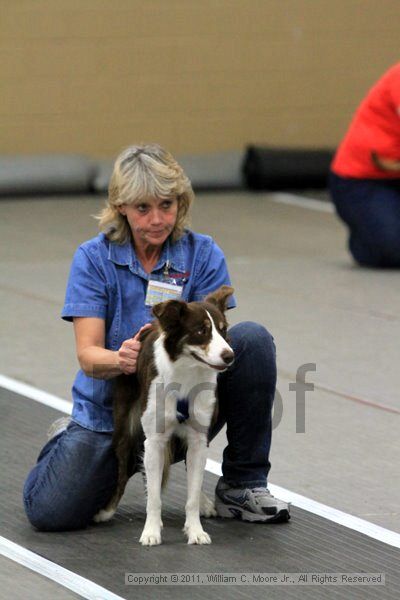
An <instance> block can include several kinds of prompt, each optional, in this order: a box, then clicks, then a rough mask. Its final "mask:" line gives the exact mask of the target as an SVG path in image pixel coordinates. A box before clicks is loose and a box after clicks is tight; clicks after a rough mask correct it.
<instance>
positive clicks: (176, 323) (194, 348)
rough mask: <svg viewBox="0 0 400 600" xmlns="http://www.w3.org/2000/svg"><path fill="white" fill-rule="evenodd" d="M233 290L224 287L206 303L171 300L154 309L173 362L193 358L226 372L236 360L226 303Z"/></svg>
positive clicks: (165, 345) (208, 297) (207, 299)
mask: <svg viewBox="0 0 400 600" xmlns="http://www.w3.org/2000/svg"><path fill="white" fill-rule="evenodd" d="M232 293H233V289H232V288H231V287H228V286H223V287H222V288H220V290H218V291H217V292H215V293H214V294H210V295H209V296H207V298H206V299H205V301H204V302H191V303H190V304H187V303H186V302H183V301H180V300H170V301H169V302H165V303H162V304H160V305H156V306H155V307H154V309H153V312H154V314H155V316H156V317H157V318H158V320H159V323H160V325H161V328H162V330H163V332H164V347H165V350H166V351H167V353H168V355H169V357H170V359H171V360H172V361H175V360H177V359H178V358H179V357H180V356H185V355H186V356H189V355H190V356H192V357H194V358H195V359H196V360H197V361H199V363H202V364H204V366H208V367H211V368H213V369H217V370H220V371H223V370H225V369H227V368H228V367H229V366H230V365H231V364H232V363H233V360H234V354H233V350H232V348H231V347H230V346H229V344H228V342H227V341H226V331H227V327H228V324H227V321H226V318H225V313H224V311H225V309H226V303H227V299H228V298H229V296H230V295H231V294H232Z"/></svg>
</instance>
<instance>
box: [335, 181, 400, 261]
mask: <svg viewBox="0 0 400 600" xmlns="http://www.w3.org/2000/svg"><path fill="white" fill-rule="evenodd" d="M329 186H330V192H331V196H332V200H333V202H334V204H335V206H336V211H337V214H338V215H339V217H340V218H341V219H342V221H344V223H346V225H347V226H348V228H349V232H350V236H349V250H350V252H351V254H352V256H353V257H354V259H355V260H356V261H357V262H358V263H359V264H360V265H363V266H368V267H377V268H385V267H386V268H390V267H392V268H397V267H400V180H396V181H391V180H385V181H381V180H372V179H346V178H343V177H338V176H337V175H335V174H334V173H331V174H330V180H329Z"/></svg>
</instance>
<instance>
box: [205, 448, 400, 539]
mask: <svg viewBox="0 0 400 600" xmlns="http://www.w3.org/2000/svg"><path fill="white" fill-rule="evenodd" d="M206 469H207V471H209V472H210V473H214V475H222V471H221V465H220V463H218V462H216V461H215V460H211V459H208V460H207V464H206ZM268 489H269V490H270V492H271V494H272V495H273V496H275V497H276V498H279V499H280V500H283V501H284V502H290V503H291V504H292V505H293V506H297V507H298V508H301V509H303V510H306V511H308V512H311V513H313V514H314V515H318V516H319V517H324V519H327V520H328V521H333V522H334V523H339V525H343V527H347V528H348V529H353V531H359V532H360V533H363V534H364V535H367V536H368V537H371V538H374V539H375V540H379V541H380V542H384V543H385V544H389V545H390V546H394V547H395V548H400V534H399V533H396V532H395V531H391V530H390V529H385V528H384V527H380V526H379V525H375V524H374V523H370V522H369V521H365V520H364V519H360V518H359V517H354V516H353V515H349V514H348V513H345V512H342V511H340V510H337V509H336V508H332V507H331V506H327V505H326V504H321V503H320V502H316V501H315V500H311V499H310V498H306V496H301V495H300V494H296V493H295V492H291V491H290V490H286V489H285V488H282V487H280V486H278V485H273V484H272V483H269V484H268Z"/></svg>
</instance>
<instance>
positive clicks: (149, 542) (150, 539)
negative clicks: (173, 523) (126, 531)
mask: <svg viewBox="0 0 400 600" xmlns="http://www.w3.org/2000/svg"><path fill="white" fill-rule="evenodd" d="M139 542H140V543H141V544H142V546H158V545H159V544H161V530H157V529H146V528H144V529H143V533H142V535H141V536H140V540H139Z"/></svg>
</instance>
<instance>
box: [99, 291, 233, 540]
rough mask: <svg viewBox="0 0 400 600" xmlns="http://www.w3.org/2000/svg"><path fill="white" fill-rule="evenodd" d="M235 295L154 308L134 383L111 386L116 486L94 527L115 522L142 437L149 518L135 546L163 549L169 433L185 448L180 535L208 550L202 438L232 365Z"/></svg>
mask: <svg viewBox="0 0 400 600" xmlns="http://www.w3.org/2000/svg"><path fill="white" fill-rule="evenodd" d="M232 294H233V288H231V287H229V286H222V287H221V288H219V289H218V290H217V291H216V292H214V293H212V294H210V295H208V296H207V297H206V298H205V299H204V301H203V302H190V303H186V302H184V301H182V300H168V301H167V302H162V303H160V304H157V305H156V306H154V307H153V314H154V316H155V317H156V320H155V322H154V324H153V326H152V327H151V328H150V329H148V330H146V331H144V332H143V334H142V336H141V343H142V346H141V350H140V353H139V356H138V362H137V371H136V376H126V375H121V376H119V377H118V378H117V380H116V388H115V395H114V436H113V444H114V448H115V451H116V454H117V458H118V461H119V476H118V487H117V490H116V492H115V495H114V497H113V498H112V500H111V501H110V503H109V504H108V506H107V507H106V508H105V509H103V510H101V511H100V512H99V513H98V514H97V515H96V517H95V521H97V522H100V521H107V520H108V519H110V518H111V517H112V516H113V514H114V512H115V510H116V508H117V505H118V502H119V500H120V498H121V496H122V494H123V493H124V489H125V486H126V483H127V480H128V474H129V472H130V468H131V465H130V461H131V459H132V456H134V455H135V453H137V452H140V449H139V448H138V444H139V443H140V442H141V441H142V440H143V432H144V436H145V442H144V459H143V464H144V470H145V475H146V480H147V517H146V523H145V526H144V529H143V533H142V536H141V538H140V542H141V544H143V545H145V546H153V545H156V544H161V528H162V520H161V488H162V486H163V485H164V483H165V481H166V478H167V474H168V468H169V462H170V457H171V452H172V449H171V442H172V441H173V439H172V436H173V434H175V435H178V436H179V437H180V438H183V439H184V441H185V443H186V444H187V453H186V468H187V482H188V495H187V502H186V521H185V526H184V532H185V534H186V536H187V538H188V543H189V544H210V543H211V539H210V536H209V535H208V534H207V533H206V532H205V531H204V529H203V527H202V525H201V522H200V515H202V516H216V512H215V508H214V505H213V502H212V501H211V500H210V499H208V498H207V496H205V494H203V493H202V491H201V486H202V482H203V474H204V468H205V463H206V452H207V433H208V429H209V427H210V424H211V422H212V418H213V415H214V411H215V410H216V396H215V389H216V385H217V375H218V373H220V372H221V371H224V370H225V369H227V368H228V367H229V366H230V365H231V364H232V363H233V360H234V354H233V351H232V348H231V347H230V346H229V344H228V342H227V341H226V331H227V321H226V318H225V311H226V308H227V301H228V298H229V297H230V296H231V295H232ZM141 429H143V431H142V430H141Z"/></svg>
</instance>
